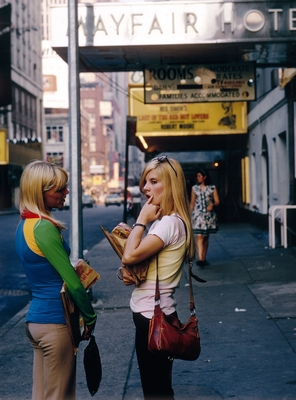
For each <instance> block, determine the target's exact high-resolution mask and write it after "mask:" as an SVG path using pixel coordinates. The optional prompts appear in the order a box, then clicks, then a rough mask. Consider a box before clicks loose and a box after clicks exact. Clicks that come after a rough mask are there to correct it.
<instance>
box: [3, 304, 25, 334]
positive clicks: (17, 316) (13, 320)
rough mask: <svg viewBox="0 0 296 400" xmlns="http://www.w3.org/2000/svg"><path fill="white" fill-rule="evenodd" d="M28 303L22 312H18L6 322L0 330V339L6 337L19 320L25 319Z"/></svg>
mask: <svg viewBox="0 0 296 400" xmlns="http://www.w3.org/2000/svg"><path fill="white" fill-rule="evenodd" d="M29 305H30V303H28V304H27V305H26V306H25V307H24V308H23V309H22V310H20V311H19V312H18V313H17V314H15V315H14V316H13V317H12V318H11V319H10V320H9V321H7V322H6V323H5V324H4V325H3V326H2V327H1V328H0V338H2V337H3V336H5V335H6V333H8V332H9V331H10V330H11V329H12V328H13V327H14V326H15V325H17V324H18V323H19V322H20V320H21V319H23V318H24V317H25V315H26V314H27V312H28V309H29Z"/></svg>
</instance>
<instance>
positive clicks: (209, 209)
mask: <svg viewBox="0 0 296 400" xmlns="http://www.w3.org/2000/svg"><path fill="white" fill-rule="evenodd" d="M213 209H214V204H213V203H210V204H209V205H208V207H207V211H209V212H211V211H213Z"/></svg>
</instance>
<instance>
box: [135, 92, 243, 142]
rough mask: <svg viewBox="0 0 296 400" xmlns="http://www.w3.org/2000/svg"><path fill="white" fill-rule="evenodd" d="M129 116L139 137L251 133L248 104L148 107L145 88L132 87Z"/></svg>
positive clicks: (225, 103)
mask: <svg viewBox="0 0 296 400" xmlns="http://www.w3.org/2000/svg"><path fill="white" fill-rule="evenodd" d="M129 115H131V116H134V117H137V132H136V136H138V137H140V136H144V137H145V136H146V137H151V136H192V135H211V134H212V135H217V134H221V135H224V134H243V133H247V106H246V102H216V103H179V104H178V103H174V104H144V89H143V86H141V87H130V88H129Z"/></svg>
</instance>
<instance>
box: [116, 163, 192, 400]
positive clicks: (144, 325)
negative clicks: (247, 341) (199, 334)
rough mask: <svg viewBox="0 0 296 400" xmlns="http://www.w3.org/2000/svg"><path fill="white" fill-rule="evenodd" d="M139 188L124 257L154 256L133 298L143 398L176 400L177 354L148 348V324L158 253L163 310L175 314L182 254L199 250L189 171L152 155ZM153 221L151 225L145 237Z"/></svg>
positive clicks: (127, 278) (130, 262) (129, 260)
mask: <svg viewBox="0 0 296 400" xmlns="http://www.w3.org/2000/svg"><path fill="white" fill-rule="evenodd" d="M140 190H141V192H142V193H144V194H145V196H146V198H147V201H146V203H145V204H144V206H143V208H142V209H141V211H140V213H139V215H138V217H137V220H136V223H135V225H134V228H133V230H132V231H131V234H130V235H129V238H128V240H127V244H126V246H125V250H124V254H123V258H122V262H123V264H125V265H133V264H136V263H138V262H140V261H143V260H146V259H150V263H149V268H148V273H147V279H146V281H145V282H143V283H141V284H140V285H139V286H137V287H136V288H135V289H134V291H133V293H132V296H131V300H130V306H131V309H132V311H133V319H134V324H135V326H136V353H137V359H138V364H139V370H140V376H141V383H142V388H143V393H144V398H145V400H152V399H155V400H160V399H166V400H173V399H174V391H173V389H172V367H173V360H172V359H170V358H168V357H167V356H165V355H163V354H162V353H151V352H150V351H149V350H148V329H149V322H150V320H151V318H152V316H153V313H154V295H155V285H156V259H158V278H159V288H160V304H161V308H162V311H163V312H164V313H165V314H167V315H175V316H177V312H176V300H175V299H174V292H175V289H176V288H177V287H178V286H179V283H180V279H181V275H182V266H183V261H184V259H187V260H189V259H191V258H192V257H194V252H195V248H194V237H193V234H192V228H191V220H190V217H191V216H190V210H189V203H188V200H187V199H188V197H187V195H186V184H185V177H184V173H183V170H182V168H181V166H180V164H179V163H178V162H177V161H176V160H173V159H172V158H168V157H166V156H162V157H157V158H154V159H153V160H151V161H150V162H149V163H148V164H147V165H146V167H145V169H144V171H143V173H142V177H141V180H140ZM149 223H152V225H151V226H150V228H149V230H148V233H147V235H146V236H144V237H143V232H144V231H145V229H146V225H147V224H149ZM123 271H124V269H123ZM130 278H131V276H130V275H128V274H127V275H124V273H123V280H124V282H125V284H126V285H128V284H133V283H134V282H133V280H131V279H130Z"/></svg>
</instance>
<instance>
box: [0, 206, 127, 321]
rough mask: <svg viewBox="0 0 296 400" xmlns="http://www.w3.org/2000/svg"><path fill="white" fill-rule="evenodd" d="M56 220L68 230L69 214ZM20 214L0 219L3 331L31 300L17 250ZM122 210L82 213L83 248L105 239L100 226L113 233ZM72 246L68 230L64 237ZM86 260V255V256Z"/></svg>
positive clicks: (99, 208) (97, 209) (86, 210)
mask: <svg viewBox="0 0 296 400" xmlns="http://www.w3.org/2000/svg"><path fill="white" fill-rule="evenodd" d="M54 215H55V217H56V218H57V219H59V220H61V221H62V222H64V223H65V224H66V225H67V226H69V222H70V217H71V214H70V211H69V210H63V211H54ZM19 218H20V217H19V214H10V215H0V224H1V227H2V229H1V233H0V243H1V246H0V282H1V284H0V327H1V326H2V325H3V324H4V323H5V322H7V321H8V320H9V319H10V318H11V317H12V316H13V315H14V314H16V313H17V312H18V311H19V310H20V309H22V308H23V307H24V306H25V305H26V304H27V303H28V301H29V300H30V289H29V285H28V282H27V279H26V276H25V274H24V272H23V269H22V266H21V263H20V260H19V258H18V257H17V255H16V252H15V249H14V235H15V229H16V226H17V224H18V221H19ZM122 218H123V206H121V207H117V206H114V207H105V206H103V205H98V206H97V207H93V208H84V209H83V248H84V249H85V250H89V249H91V248H92V247H93V246H94V245H96V244H98V243H99V242H100V241H101V240H102V239H103V238H104V237H105V236H104V234H103V232H102V230H101V228H100V225H102V226H104V227H105V228H106V229H110V230H111V229H112V228H114V226H115V225H116V224H117V223H118V222H120V221H122ZM63 235H64V238H65V240H66V241H68V242H69V230H66V231H64V233H63ZM86 258H87V255H86Z"/></svg>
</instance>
